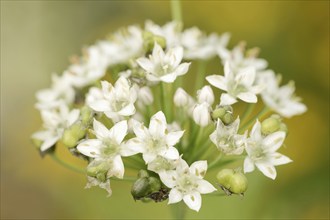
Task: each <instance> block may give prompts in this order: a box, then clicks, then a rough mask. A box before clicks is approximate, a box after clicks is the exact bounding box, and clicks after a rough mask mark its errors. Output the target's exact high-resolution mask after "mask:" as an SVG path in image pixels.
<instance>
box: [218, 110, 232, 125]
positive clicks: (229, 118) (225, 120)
mask: <svg viewBox="0 0 330 220" xmlns="http://www.w3.org/2000/svg"><path fill="white" fill-rule="evenodd" d="M221 120H222V122H223V123H224V124H225V125H229V124H231V123H232V122H233V121H234V117H233V114H232V113H229V112H227V113H226V114H225V115H224V116H223V117H222V118H221Z"/></svg>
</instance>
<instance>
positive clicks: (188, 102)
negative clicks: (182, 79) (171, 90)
mask: <svg viewBox="0 0 330 220" xmlns="http://www.w3.org/2000/svg"><path fill="white" fill-rule="evenodd" d="M173 101H174V104H175V106H177V107H182V108H184V110H185V111H186V112H187V113H188V114H189V115H191V114H192V111H193V109H194V106H195V104H196V102H195V100H194V99H193V97H191V96H190V95H189V94H188V93H187V92H186V91H185V90H184V89H182V88H178V89H177V90H176V91H175V94H174V98H173Z"/></svg>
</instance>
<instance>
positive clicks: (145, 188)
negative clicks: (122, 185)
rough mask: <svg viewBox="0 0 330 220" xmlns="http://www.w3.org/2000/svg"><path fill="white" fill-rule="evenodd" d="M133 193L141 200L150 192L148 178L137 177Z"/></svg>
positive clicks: (136, 198)
mask: <svg viewBox="0 0 330 220" xmlns="http://www.w3.org/2000/svg"><path fill="white" fill-rule="evenodd" d="M131 194H132V196H133V198H134V199H135V200H139V199H141V198H143V197H145V196H147V195H148V194H150V189H149V180H148V178H147V177H143V178H140V179H137V180H136V181H135V182H134V184H133V186H132V189H131Z"/></svg>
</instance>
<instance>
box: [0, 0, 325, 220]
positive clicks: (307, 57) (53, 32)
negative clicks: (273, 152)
mask: <svg viewBox="0 0 330 220" xmlns="http://www.w3.org/2000/svg"><path fill="white" fill-rule="evenodd" d="M182 8H183V19H184V22H185V27H191V26H195V25H196V26H198V27H200V28H201V29H202V30H205V31H207V32H208V33H210V32H213V31H214V32H218V33H222V32H225V31H229V32H231V34H232V39H231V43H230V46H233V45H235V44H236V43H237V42H238V41H240V40H245V41H246V42H247V43H248V46H249V47H254V46H258V47H260V48H261V50H262V51H261V57H263V58H265V59H267V60H268V61H269V63H270V68H271V69H274V70H275V71H276V72H279V73H282V74H283V78H284V81H285V82H287V81H288V80H290V79H293V80H295V82H296V86H297V94H298V95H299V96H301V97H302V98H303V100H304V103H305V104H306V105H307V106H308V112H307V113H305V114H304V115H302V116H296V117H294V118H292V119H290V120H287V121H286V122H287V123H288V126H289V130H290V134H289V136H288V138H287V140H286V146H287V147H286V148H285V149H283V151H282V152H283V153H284V154H286V155H288V156H289V157H290V158H292V159H293V160H294V163H291V164H288V165H285V166H280V167H277V170H278V178H277V179H276V180H275V181H272V180H269V179H267V178H266V177H264V176H263V175H262V174H261V173H260V172H254V173H252V174H248V178H249V190H248V192H247V193H246V196H245V197H244V198H243V199H241V198H240V197H236V196H232V197H212V196H204V197H203V205H202V209H201V211H200V212H199V213H195V212H193V211H190V210H189V211H188V213H187V217H188V218H196V219H207V218H213V219H216V218H223V219H229V218H232V219H238V218H241V219H242V218H268V219H276V218H282V219H283V218H285V219H292V218H296V219H299V218H311V219H321V218H323V219H328V218H329V1H184V2H183V3H182ZM146 19H151V20H153V21H155V22H156V23H158V24H164V23H165V22H167V21H169V20H170V19H171V12H170V6H169V2H167V1H1V218H2V219H10V218H11V219H28V218H32V219H37V218H41V219H46V218H47V219H60V218H67V219H74V218H86V219H92V218H115V219H121V218H122V219H124V218H126V219H128V218H131V219H138V218H139V219H157V218H170V217H171V213H170V211H169V208H168V206H167V205H166V204H165V203H160V204H155V203H148V204H143V203H141V202H134V200H133V199H132V198H131V195H130V184H129V183H126V182H116V181H112V189H113V196H112V197H111V198H106V193H105V191H103V190H100V189H97V188H93V189H90V190H85V189H84V186H85V183H86V179H85V176H84V175H81V174H76V173H74V172H72V171H70V170H66V169H65V168H63V167H61V166H60V165H58V164H56V163H55V162H54V161H52V160H51V159H49V158H48V157H46V158H41V157H40V156H39V153H38V151H37V150H36V149H35V148H34V146H33V145H32V144H31V143H30V139H29V138H30V135H31V134H32V133H33V132H35V131H36V130H38V129H39V128H40V125H41V120H40V117H39V114H38V111H37V110H35V109H34V106H33V105H34V102H35V97H34V94H35V92H36V91H37V90H39V89H42V88H46V87H48V86H49V85H50V74H51V73H52V72H57V73H61V72H62V71H63V70H65V69H66V67H67V66H68V64H69V61H68V58H69V57H70V56H71V55H74V54H80V50H81V48H82V47H83V46H84V45H90V44H93V43H94V42H95V41H97V40H98V39H102V38H103V37H104V36H105V35H106V34H107V33H109V32H112V31H115V30H116V29H117V28H119V27H121V26H127V25H130V24H140V25H143V23H144V21H145V20H146ZM210 70H211V71H213V72H211V71H210V74H214V73H217V71H218V70H217V69H210ZM208 175H209V177H210V176H212V174H208Z"/></svg>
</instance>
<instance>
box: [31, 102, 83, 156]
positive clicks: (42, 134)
mask: <svg viewBox="0 0 330 220" xmlns="http://www.w3.org/2000/svg"><path fill="white" fill-rule="evenodd" d="M79 114H80V111H79V110H78V109H73V110H71V111H70V110H69V108H68V106H67V105H66V104H64V103H61V105H60V106H59V107H58V108H55V109H50V110H42V111H41V117H42V120H43V123H44V124H43V127H44V128H45V130H42V131H38V132H36V133H34V134H33V135H32V138H34V139H36V140H40V141H41V142H42V144H41V146H40V150H41V151H46V150H47V149H49V148H51V147H52V146H54V145H55V143H56V142H57V141H58V140H59V139H60V138H61V137H62V135H63V132H64V130H65V129H66V128H68V127H70V126H71V125H73V124H74V123H75V122H76V121H77V120H78V118H79Z"/></svg>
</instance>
